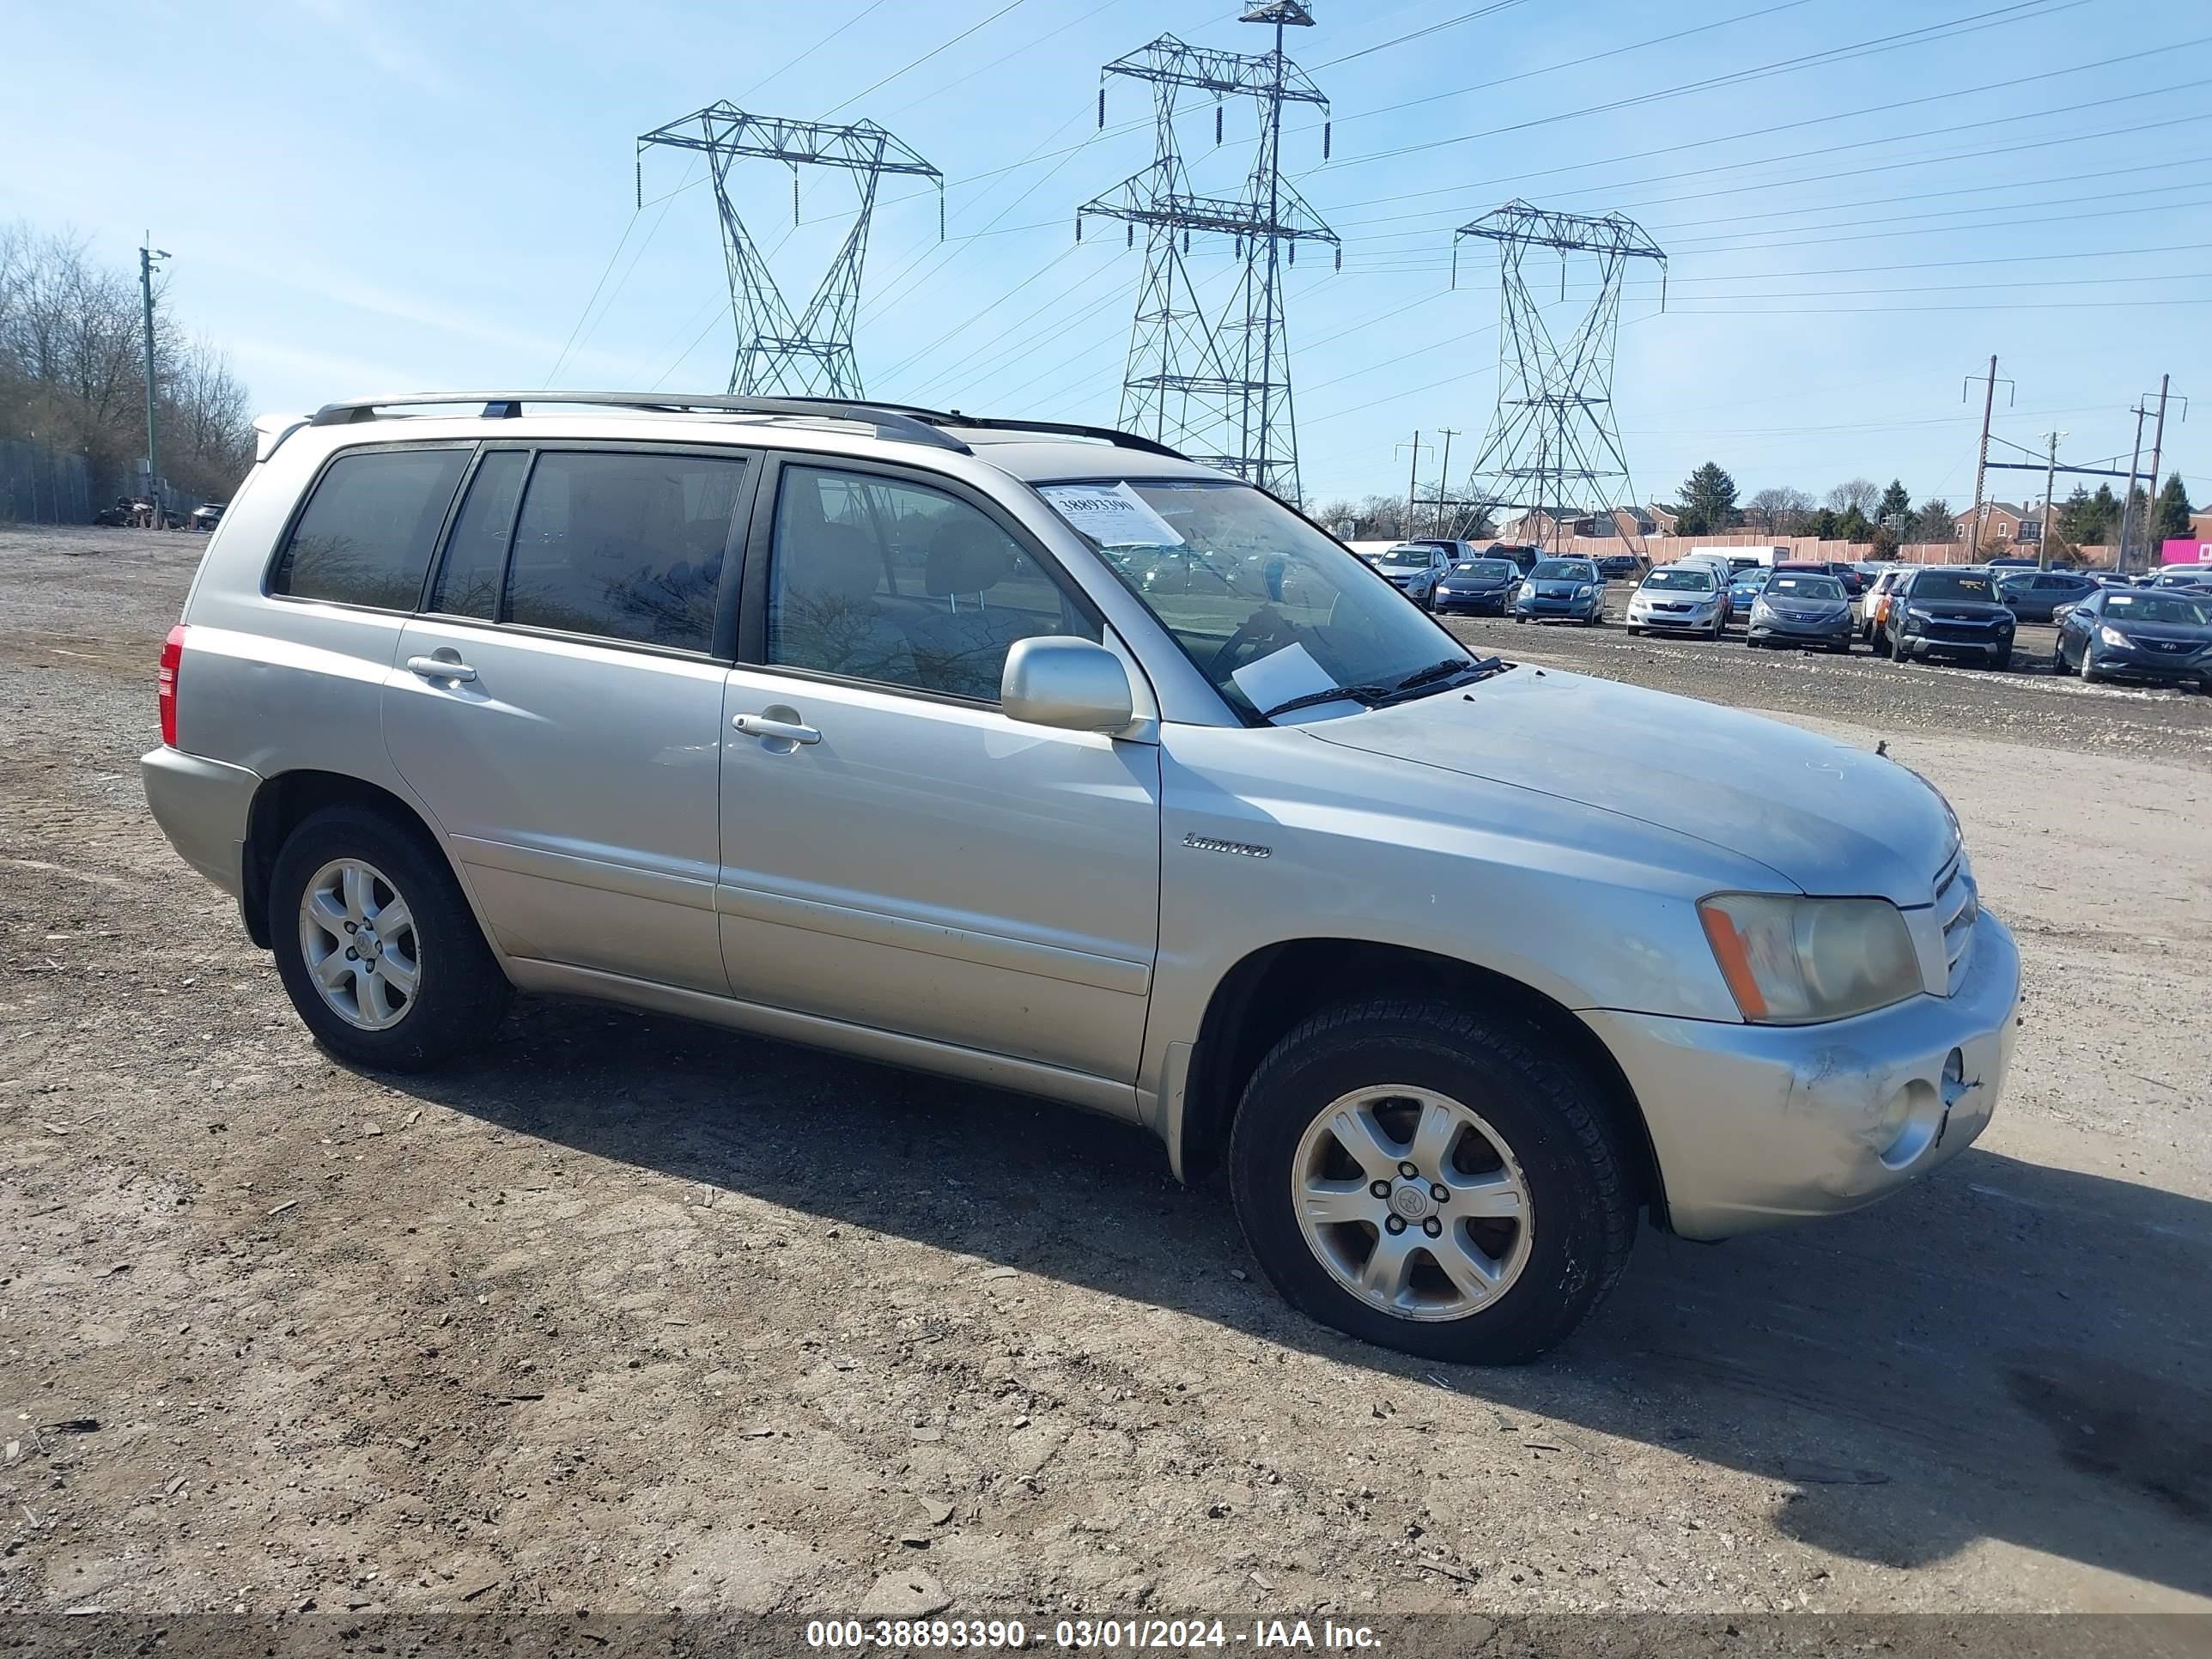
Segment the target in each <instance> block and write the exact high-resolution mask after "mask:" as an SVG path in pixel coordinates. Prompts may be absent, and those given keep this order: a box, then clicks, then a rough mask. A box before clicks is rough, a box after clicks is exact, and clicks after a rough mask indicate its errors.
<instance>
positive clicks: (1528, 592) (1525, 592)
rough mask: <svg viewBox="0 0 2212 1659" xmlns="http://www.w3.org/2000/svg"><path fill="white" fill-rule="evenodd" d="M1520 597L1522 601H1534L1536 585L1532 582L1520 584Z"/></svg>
mask: <svg viewBox="0 0 2212 1659" xmlns="http://www.w3.org/2000/svg"><path fill="white" fill-rule="evenodd" d="M1521 597H1522V599H1534V598H1535V597H1536V584H1535V583H1534V582H1522V584H1521Z"/></svg>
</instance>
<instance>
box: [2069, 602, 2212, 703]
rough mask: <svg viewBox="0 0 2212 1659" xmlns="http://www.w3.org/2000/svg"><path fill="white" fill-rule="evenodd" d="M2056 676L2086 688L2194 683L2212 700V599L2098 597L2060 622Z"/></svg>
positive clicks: (2075, 606) (2070, 611) (2071, 611)
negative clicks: (2125, 682)
mask: <svg viewBox="0 0 2212 1659" xmlns="http://www.w3.org/2000/svg"><path fill="white" fill-rule="evenodd" d="M2051 672H2053V673H2054V674H2079V675H2081V678H2082V680H2083V682H2084V683H2085V684H2087V683H2088V682H2091V681H2095V680H2102V679H2130V680H2150V681H2154V682H2156V683H2159V684H2175V683H2183V682H2187V681H2190V680H2194V681H2196V682H2197V690H2199V691H2203V692H2206V693H2208V694H2212V594H2208V595H2205V596H2203V597H2202V598H2200V597H2198V596H2197V595H2195V594H2192V593H2191V592H2186V591H2179V592H2133V593H2123V592H2118V591H2117V590H2111V589H2106V590H2100V591H2099V592H2094V593H2092V594H2090V595H2089V597H2088V598H2087V599H2083V600H2081V602H2080V603H2079V604H2078V605H2074V606H2073V607H2072V608H2070V609H2069V611H2067V612H2066V614H2065V616H2064V617H2062V618H2060V620H2059V624H2058V638H2057V642H2056V643H2055V644H2053V646H2052V647H2051Z"/></svg>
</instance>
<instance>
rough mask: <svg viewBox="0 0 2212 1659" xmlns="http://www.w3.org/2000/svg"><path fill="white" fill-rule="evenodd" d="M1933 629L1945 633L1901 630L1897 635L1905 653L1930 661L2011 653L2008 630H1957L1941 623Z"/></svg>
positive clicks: (2011, 638)
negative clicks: (1905, 649)
mask: <svg viewBox="0 0 2212 1659" xmlns="http://www.w3.org/2000/svg"><path fill="white" fill-rule="evenodd" d="M1936 627H1938V628H1947V627H1948V631H1946V632H1943V633H1929V632H1927V631H1925V630H1924V629H1923V631H1920V632H1915V631H1913V630H1911V629H1899V635H1900V637H1902V639H1903V640H1904V641H1905V646H1906V647H1907V648H1908V649H1911V650H1914V651H1920V652H1924V653H1927V654H1928V655H1929V656H1931V657H1937V656H1950V655H1954V654H1955V655H1958V656H1961V657H1986V656H1988V655H1990V653H1992V652H1994V651H1996V650H1999V649H2002V650H2005V651H2010V650H2011V649H2012V640H2013V630H2012V629H2009V628H2008V629H2002V630H1999V629H1994V628H1986V629H1977V628H1960V627H1957V626H1955V625H1947V624H1944V623H1936Z"/></svg>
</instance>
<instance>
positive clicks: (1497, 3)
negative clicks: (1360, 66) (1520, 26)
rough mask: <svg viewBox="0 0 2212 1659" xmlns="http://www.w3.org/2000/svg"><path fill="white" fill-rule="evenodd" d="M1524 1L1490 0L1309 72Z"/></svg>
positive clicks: (1377, 42)
mask: <svg viewBox="0 0 2212 1659" xmlns="http://www.w3.org/2000/svg"><path fill="white" fill-rule="evenodd" d="M1525 3H1527V0H1491V3H1490V4H1488V5H1486V6H1477V7H1476V8H1475V9H1474V10H1473V11H1463V12H1462V13H1461V14H1460V15H1458V16H1456V17H1447V18H1445V19H1444V21H1443V22H1441V23H1431V24H1430V25H1429V26H1428V27H1425V28H1418V29H1415V30H1413V33H1410V34H1400V35H1395V36H1393V37H1392V38H1391V39H1389V40H1377V41H1376V43H1375V44H1374V45H1373V46H1362V47H1361V48H1360V49H1359V50H1358V52H1346V53H1345V54H1344V56H1343V57H1341V58H1330V59H1329V60H1328V62H1327V63H1325V64H1315V65H1314V66H1313V69H1312V70H1310V71H1309V73H1312V74H1318V73H1320V72H1321V71H1322V70H1325V69H1334V68H1335V67H1336V66H1337V65H1338V64H1349V63H1350V62H1352V59H1353V58H1364V57H1367V56H1368V55H1369V54H1370V53H1371V52H1387V51H1389V49H1390V48H1391V47H1392V46H1404V45H1405V44H1406V43H1407V41H1408V40H1421V39H1423V38H1424V37H1425V36H1428V35H1431V34H1437V33H1442V32H1443V30H1445V29H1455V28H1457V27H1459V26H1460V25H1461V24H1462V23H1471V22H1473V21H1474V20H1475V19H1476V18H1478V17H1488V16H1490V15H1492V13H1495V12H1501V11H1505V10H1508V9H1510V8H1512V7H1514V6H1518V5H1523V4H1525Z"/></svg>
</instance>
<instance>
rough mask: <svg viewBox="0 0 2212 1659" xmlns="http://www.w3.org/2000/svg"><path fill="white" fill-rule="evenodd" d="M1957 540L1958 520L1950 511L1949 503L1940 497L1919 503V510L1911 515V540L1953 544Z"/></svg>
mask: <svg viewBox="0 0 2212 1659" xmlns="http://www.w3.org/2000/svg"><path fill="white" fill-rule="evenodd" d="M1958 538H1959V520H1958V519H1957V518H1956V517H1955V516H1954V514H1953V513H1952V511H1951V503H1950V502H1948V501H1945V500H1944V499H1943V498H1942V496H1941V495H1933V496H1930V497H1929V499H1928V500H1926V501H1923V502H1921V503H1920V510H1919V511H1918V512H1917V513H1914V514H1913V515H1912V539H1913V540H1914V541H1916V542H1953V541H1956V540H1958Z"/></svg>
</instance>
